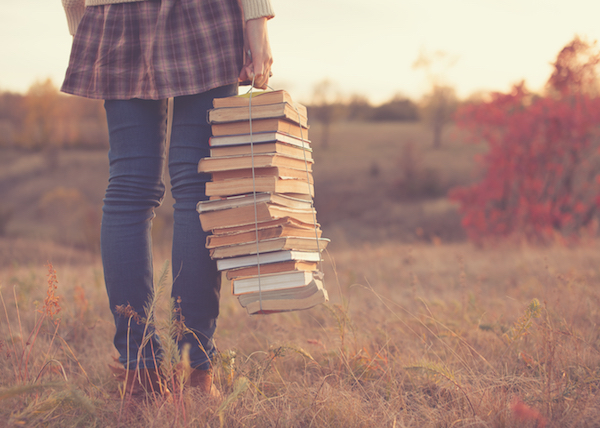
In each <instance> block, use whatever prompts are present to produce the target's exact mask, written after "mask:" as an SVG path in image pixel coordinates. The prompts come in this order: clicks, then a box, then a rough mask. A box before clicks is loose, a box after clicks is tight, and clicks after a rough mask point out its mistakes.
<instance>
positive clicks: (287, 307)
mask: <svg viewBox="0 0 600 428" xmlns="http://www.w3.org/2000/svg"><path fill="white" fill-rule="evenodd" d="M238 300H239V302H240V305H242V307H245V308H246V310H247V311H248V313H249V314H256V313H274V312H285V311H291V310H301V309H308V308H311V307H313V306H316V305H318V304H320V303H324V302H326V301H328V300H329V296H328V295H327V290H325V288H323V282H322V280H321V279H320V278H313V279H312V281H311V282H310V283H308V284H306V285H305V286H303V287H296V288H288V289H282V290H273V291H266V292H262V291H261V292H260V293H248V294H242V295H240V296H238Z"/></svg>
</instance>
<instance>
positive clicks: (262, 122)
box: [211, 119, 308, 140]
mask: <svg viewBox="0 0 600 428" xmlns="http://www.w3.org/2000/svg"><path fill="white" fill-rule="evenodd" d="M211 129H212V134H213V136H215V137H219V136H221V135H238V134H249V133H250V121H244V122H229V123H215V124H213V125H212V126H211ZM258 132H282V133H284V134H289V135H291V136H293V137H296V138H301V139H303V140H308V129H307V128H305V127H300V126H298V124H296V123H292V122H290V121H288V120H285V119H257V120H253V121H252V133H253V134H254V133H258Z"/></svg>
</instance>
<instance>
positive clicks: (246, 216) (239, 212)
mask: <svg viewBox="0 0 600 428" xmlns="http://www.w3.org/2000/svg"><path fill="white" fill-rule="evenodd" d="M255 214H256V218H255ZM315 215H316V212H315V210H314V209H292V208H286V207H282V206H278V205H273V204H269V203H267V202H261V203H258V204H256V205H247V206H243V207H237V208H228V209H225V210H219V211H210V212H206V213H202V214H200V222H201V224H202V230H204V231H208V230H212V229H215V228H223V227H235V226H241V225H245V224H254V223H255V222H263V221H269V220H275V219H278V218H283V217H290V218H293V219H295V220H298V221H301V222H303V223H308V224H312V223H313V220H314V217H315Z"/></svg>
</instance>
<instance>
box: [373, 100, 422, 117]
mask: <svg viewBox="0 0 600 428" xmlns="http://www.w3.org/2000/svg"><path fill="white" fill-rule="evenodd" d="M418 119H419V111H418V107H417V105H416V104H415V103H414V102H412V101H411V100H410V99H408V98H406V97H404V96H403V95H401V94H396V95H394V96H393V97H392V99H391V100H389V101H388V102H385V103H383V104H381V105H380V106H378V107H375V108H374V109H373V113H372V115H371V120H374V121H409V122H410V121H415V120H418Z"/></svg>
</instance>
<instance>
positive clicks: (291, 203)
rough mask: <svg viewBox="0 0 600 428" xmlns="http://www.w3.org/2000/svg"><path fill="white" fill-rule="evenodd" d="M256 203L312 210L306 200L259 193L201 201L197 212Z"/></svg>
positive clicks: (309, 202) (310, 204)
mask: <svg viewBox="0 0 600 428" xmlns="http://www.w3.org/2000/svg"><path fill="white" fill-rule="evenodd" d="M255 202H257V203H258V202H270V203H272V204H275V205H281V206H284V207H288V208H304V209H311V208H312V202H311V201H307V200H305V199H297V198H291V197H288V196H285V195H278V194H275V193H263V192H261V193H258V192H257V193H256V197H255V196H254V194H248V195H237V196H228V197H224V198H217V199H210V200H208V201H200V202H198V204H197V205H196V211H198V213H203V212H208V211H215V210H222V209H226V208H236V207H243V206H245V205H254V203H255Z"/></svg>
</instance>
